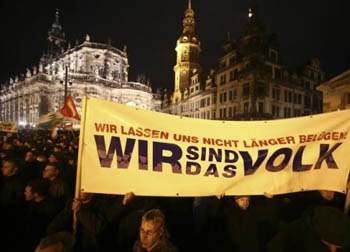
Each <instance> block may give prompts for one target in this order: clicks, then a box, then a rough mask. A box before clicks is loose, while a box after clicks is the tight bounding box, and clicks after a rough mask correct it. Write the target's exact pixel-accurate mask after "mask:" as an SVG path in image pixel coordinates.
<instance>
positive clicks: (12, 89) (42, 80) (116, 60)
mask: <svg viewBox="0 0 350 252" xmlns="http://www.w3.org/2000/svg"><path fill="white" fill-rule="evenodd" d="M58 18H59V17H58V13H56V21H55V23H54V24H53V25H52V28H51V30H50V31H49V33H48V50H47V52H46V53H44V54H43V56H42V57H41V59H40V64H39V67H36V66H34V67H33V69H32V70H30V69H27V73H26V75H20V76H16V77H15V78H11V79H10V81H9V83H8V84H5V85H2V86H3V88H2V90H1V93H0V98H1V113H0V116H1V121H17V122H19V123H20V124H22V125H23V124H25V125H29V126H34V125H35V124H36V123H37V121H38V119H39V116H41V115H43V114H46V113H48V112H52V111H57V110H58V109H59V108H61V107H62V106H63V102H64V93H65V92H64V89H65V83H67V86H68V92H69V93H71V94H72V96H73V98H74V100H75V102H76V106H77V109H78V111H79V113H80V112H81V111H80V110H81V101H82V96H92V97H99V98H103V99H106V100H110V101H114V102H118V103H123V104H127V105H130V106H136V107H140V108H144V109H149V110H156V111H159V110H160V106H161V100H160V95H159V94H154V93H152V89H151V87H150V85H149V84H148V83H140V82H129V81H128V67H129V64H128V57H127V52H126V47H125V48H124V50H119V49H117V48H114V47H113V46H111V45H110V43H107V44H102V43H95V42H91V41H90V37H89V36H88V35H87V36H86V39H85V41H84V42H83V43H80V44H79V43H76V45H75V46H74V47H71V46H70V45H69V44H68V46H67V48H65V44H66V41H65V35H64V32H63V31H62V27H61V25H60V24H59V20H58Z"/></svg>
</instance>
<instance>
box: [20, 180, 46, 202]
mask: <svg viewBox="0 0 350 252" xmlns="http://www.w3.org/2000/svg"><path fill="white" fill-rule="evenodd" d="M48 190H49V184H48V182H47V181H46V180H44V179H36V180H33V181H30V182H28V184H27V186H26V188H25V190H24V196H25V199H26V201H35V202H40V201H42V200H44V199H45V198H46V197H47V195H48Z"/></svg>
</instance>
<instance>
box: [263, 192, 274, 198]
mask: <svg viewBox="0 0 350 252" xmlns="http://www.w3.org/2000/svg"><path fill="white" fill-rule="evenodd" d="M264 196H265V197H266V198H268V199H272V198H273V196H274V195H273V194H269V193H266V192H264Z"/></svg>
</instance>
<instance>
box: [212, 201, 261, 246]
mask: <svg viewBox="0 0 350 252" xmlns="http://www.w3.org/2000/svg"><path fill="white" fill-rule="evenodd" d="M253 208H254V206H251V197H250V196H233V197H225V198H224V199H222V204H221V206H220V207H219V208H218V212H217V214H216V219H214V221H213V223H212V224H213V226H212V227H211V232H212V233H211V236H212V240H211V241H210V242H211V243H210V248H211V251H238V252H243V251H244V252H253V251H254V252H256V251H258V250H259V247H260V241H259V234H258V219H257V216H256V215H255V214H254V210H253Z"/></svg>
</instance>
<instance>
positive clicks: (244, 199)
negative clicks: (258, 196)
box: [235, 196, 250, 210]
mask: <svg viewBox="0 0 350 252" xmlns="http://www.w3.org/2000/svg"><path fill="white" fill-rule="evenodd" d="M235 202H236V204H237V206H238V207H239V208H240V209H242V210H247V209H248V207H249V203H250V196H235Z"/></svg>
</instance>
